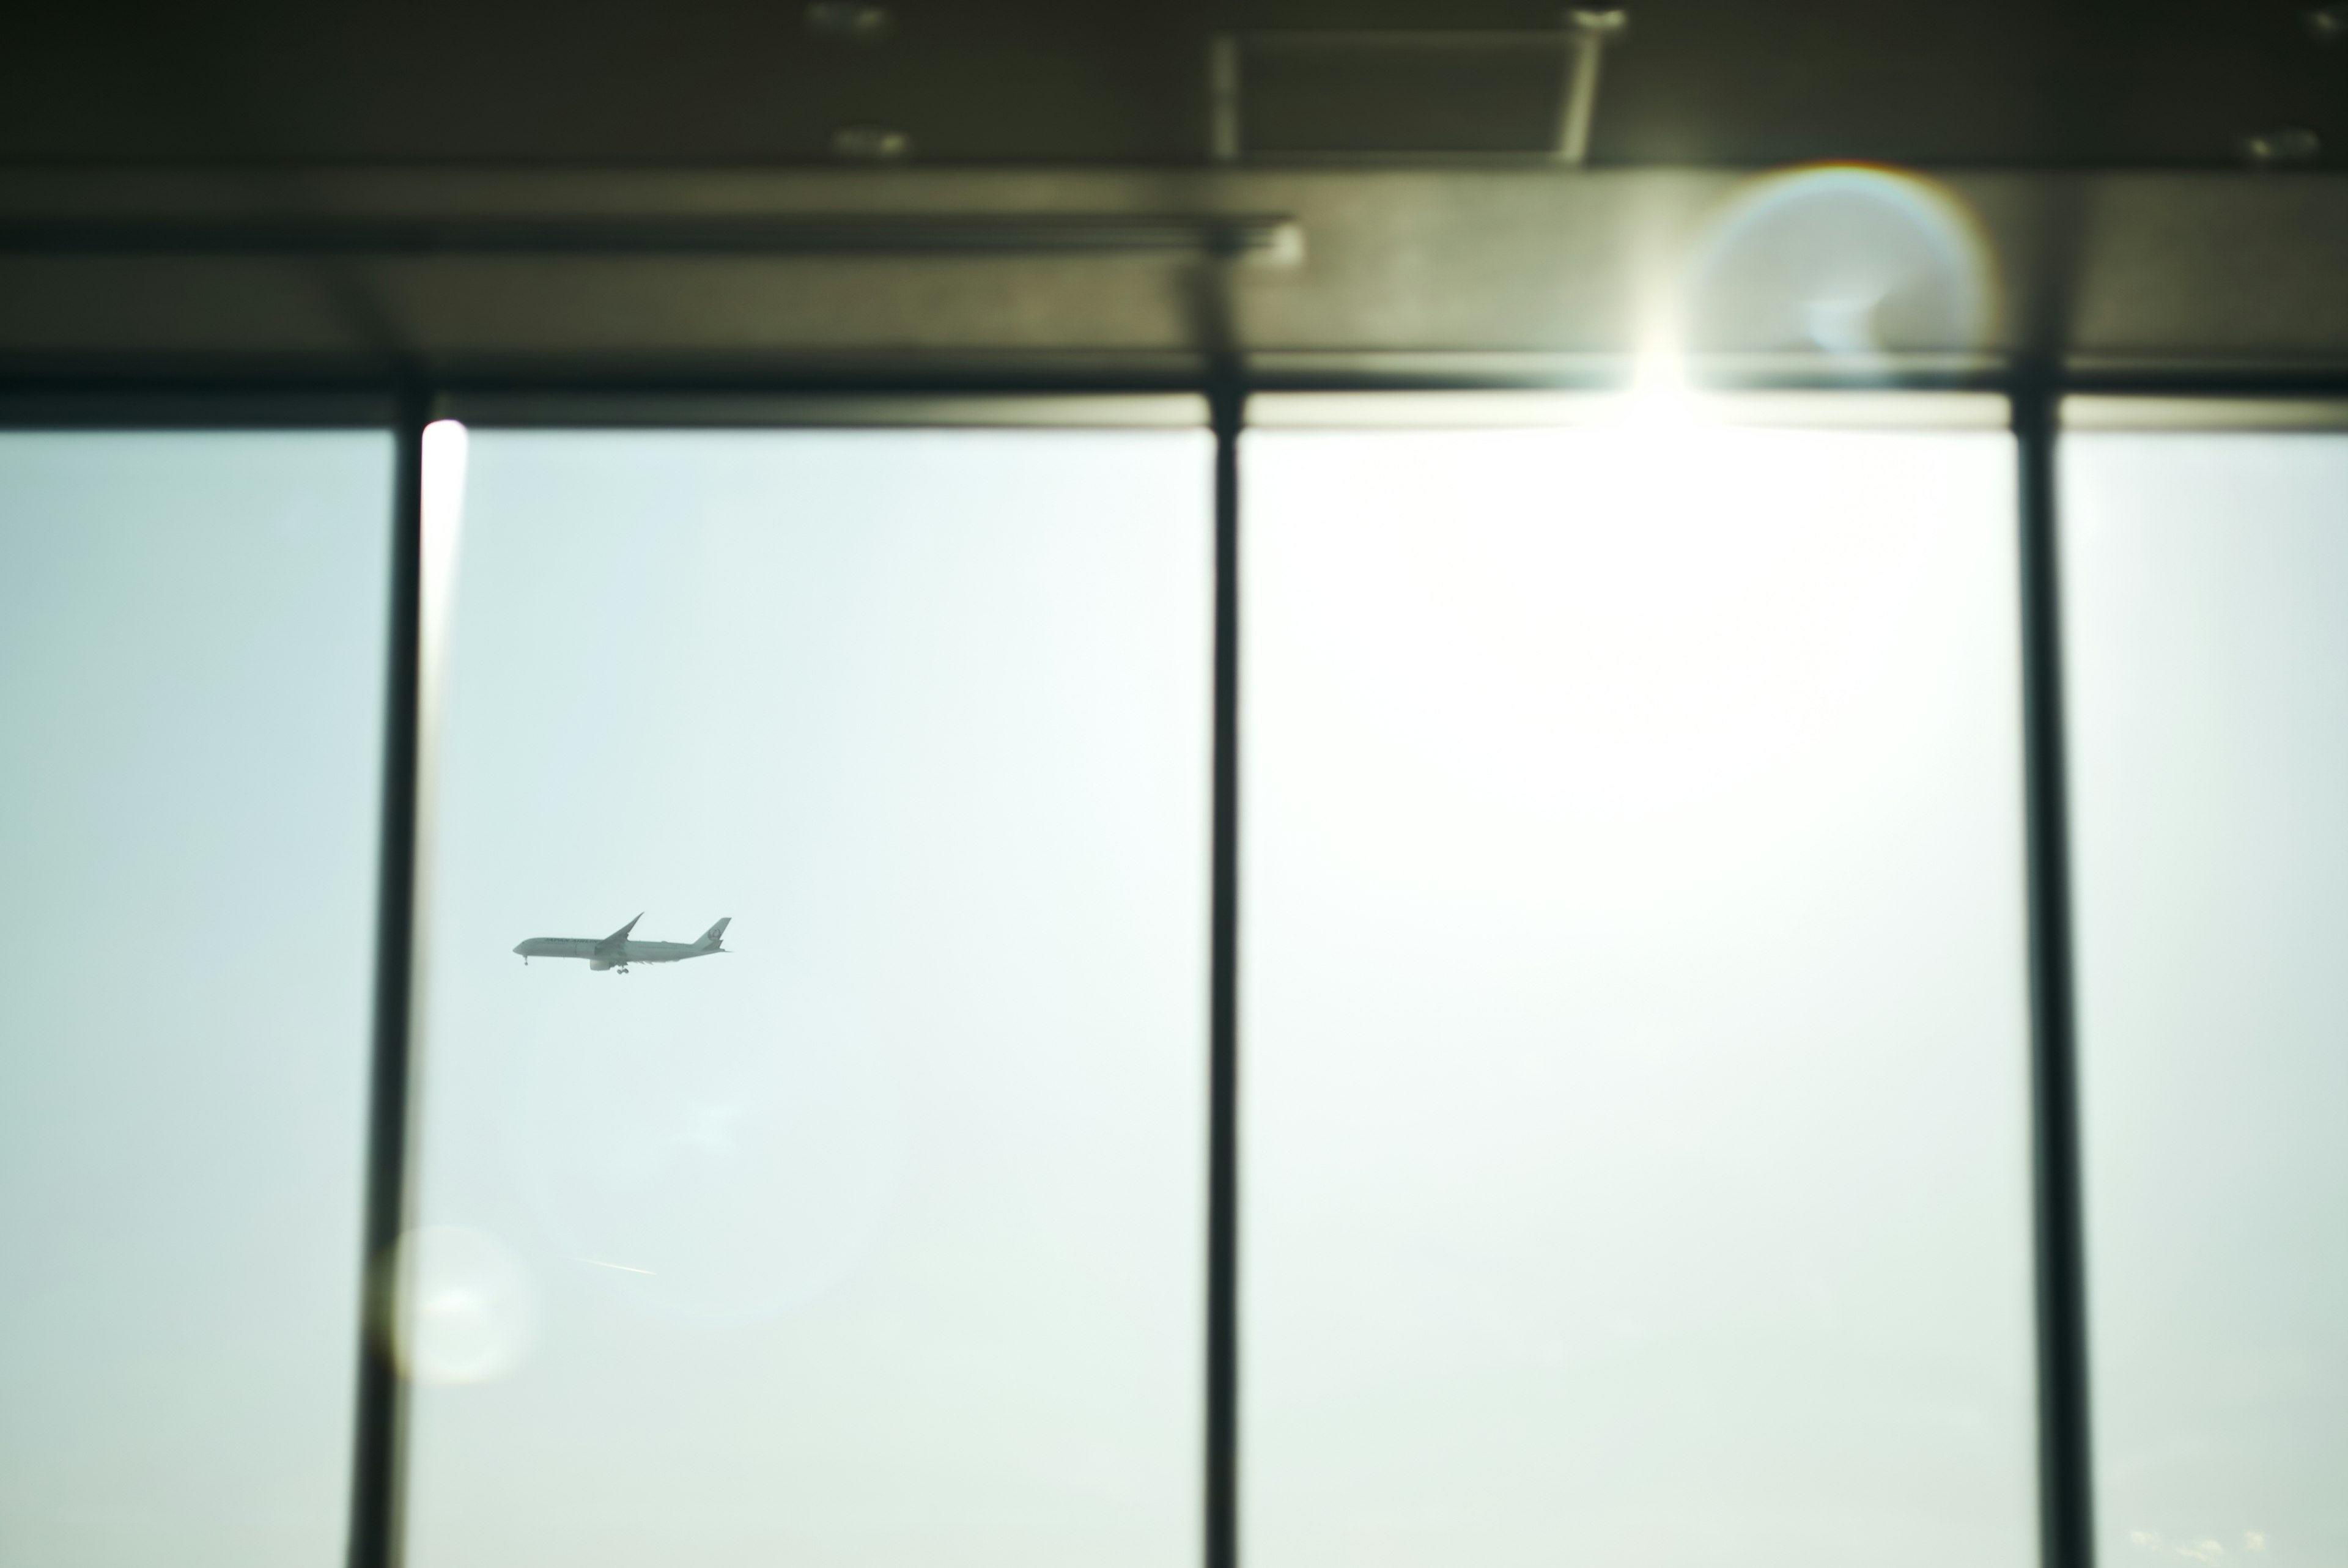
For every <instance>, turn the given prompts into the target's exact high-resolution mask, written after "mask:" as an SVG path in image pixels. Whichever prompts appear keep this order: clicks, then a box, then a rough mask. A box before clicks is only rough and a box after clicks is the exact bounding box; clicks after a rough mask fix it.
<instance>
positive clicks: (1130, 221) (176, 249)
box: [0, 212, 1304, 261]
mask: <svg viewBox="0 0 2348 1568" xmlns="http://www.w3.org/2000/svg"><path fill="white" fill-rule="evenodd" d="M1303 243H1304V241H1303V228H1302V226H1301V225H1300V224H1299V223H1298V221H1297V220H1296V219H1295V218H1293V217H1292V216H1289V215H1287V214H1284V213H1244V212H1238V213H1148V212H1132V213H1121V212H1119V213H1101V212H1067V213H1062V212H1046V213H1035V212H973V213H956V214H945V215H941V216H937V217H902V216H898V215H895V214H878V213H857V212H843V213H798V214H789V215H784V216H769V215H748V216H721V217H708V216H670V217H654V218H642V217H629V218H612V217H599V216H594V215H592V214H591V215H565V214H549V215H546V216H542V217H498V218H474V217H435V218H425V217H381V216H371V215H364V214H353V213H320V214H314V215H306V216H297V217H273V218H263V217H246V216H236V215H226V216H213V215H195V216H189V217H162V218H108V217H99V218H91V217H60V218H37V219H8V220H0V255H5V256H244V255H266V256H403V257H417V256H423V257H430V256H459V257H481V256H509V255H510V256H531V257H546V256H630V255H657V256H750V257H779V256H876V255H877V256H949V257H951V256H973V255H977V256H987V255H1004V256H1025V255H1080V256H1115V255H1137V256H1169V255H1170V256H1185V257H1189V256H1204V257H1221V258H1247V259H1259V260H1264V261H1294V260H1297V259H1299V258H1300V257H1301V256H1302V255H1303Z"/></svg>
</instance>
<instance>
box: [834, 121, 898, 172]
mask: <svg viewBox="0 0 2348 1568" xmlns="http://www.w3.org/2000/svg"><path fill="white" fill-rule="evenodd" d="M912 150H913V138H911V137H910V136H907V135H906V134H905V133H904V132H903V131H901V130H899V129H898V128H896V127H895V126H892V125H844V126H841V127H840V128H839V129H838V130H835V131H833V132H832V133H831V151H832V156H833V157H835V158H846V159H854V160H855V161H857V162H859V163H894V162H896V161H898V160H899V159H903V158H907V157H910V156H911V153H912Z"/></svg>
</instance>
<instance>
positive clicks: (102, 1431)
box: [0, 432, 391, 1568]
mask: <svg viewBox="0 0 2348 1568" xmlns="http://www.w3.org/2000/svg"><path fill="white" fill-rule="evenodd" d="M390 482H391V444H390V440H389V438H388V437H387V436H385V435H383V434H381V433H374V432H325V433H322V432H302V433H273V434H260V433H255V434H244V433H211V434H203V435H194V434H185V435H163V434H128V433H114V434H103V435H99V434H70V435H64V434H46V435H36V434H16V435H8V436H0V550H5V565H0V731H5V734H6V736H7V758H8V761H7V766H6V770H5V786H0V798H4V799H5V809H0V889H5V897H0V949H5V951H6V953H7V955H8V965H9V973H8V979H7V983H6V984H5V986H0V1042H5V1044H0V1238H5V1245H6V1249H7V1274H6V1277H7V1282H8V1283H7V1288H6V1291H5V1296H0V1556H5V1558H6V1559H7V1560H8V1561H9V1562H11V1563H77V1564H93V1565H97V1564H106V1565H111V1564H122V1565H125V1568H129V1565H131V1564H138V1565H140V1568H145V1565H148V1564H153V1563H187V1564H192V1565H199V1568H202V1565H218V1568H256V1565H260V1568H267V1565H274V1564H286V1565H292V1564H304V1565H314V1564H318V1563H331V1562H336V1561H339V1560H340V1557H341V1553H342V1551H343V1544H344V1543H343V1532H344V1517H345V1499H346V1497H347V1495H348V1492H349V1489H350V1476H349V1462H350V1461H349V1453H350V1433H351V1421H352V1412H351V1396H352V1390H353V1388H354V1387H355V1377H356V1367H357V1360H356V1358H357V1351H358V1338H357V1333H358V1330H357V1323H358V1284H359V1253H360V1235H359V1220H360V1190H359V1189H360V1175H361V1166H362V1153H361V1150H362V1145H363V1130H364V1125H365V1120H366V1116H365V1103H364V1101H365V1090H366V1060H367V1051H368V1040H369V1030H370V1025H371V1019H372V1010H371V1005H370V998H371V996H372V994H373V990H372V988H373V955H374V914H375V901H376V844H377V838H378V835H379V823H378V820H377V802H378V800H379V798H380V794H381V788H382V763H381V754H382V727H383V718H382V714H383V694H384V653H385V635H386V625H385V606H386V589H387V568H388V563H389V559H390V538H389V534H388V524H389V518H390Z"/></svg>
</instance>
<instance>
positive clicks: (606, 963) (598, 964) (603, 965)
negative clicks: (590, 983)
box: [587, 958, 617, 969]
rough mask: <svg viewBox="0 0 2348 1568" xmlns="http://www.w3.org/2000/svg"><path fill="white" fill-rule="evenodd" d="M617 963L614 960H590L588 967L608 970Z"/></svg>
mask: <svg viewBox="0 0 2348 1568" xmlns="http://www.w3.org/2000/svg"><path fill="white" fill-rule="evenodd" d="M616 961H617V960H615V959H612V958H590V959H588V960H587V967H588V968H591V969H608V968H611V967H612V965H613V963H614V962H616Z"/></svg>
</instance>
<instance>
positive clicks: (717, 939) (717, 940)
mask: <svg viewBox="0 0 2348 1568" xmlns="http://www.w3.org/2000/svg"><path fill="white" fill-rule="evenodd" d="M733 923H734V917H733V916H731V915H728V916H726V918H724V919H723V920H720V921H718V922H717V924H716V925H715V926H712V927H709V929H707V930H706V931H704V932H703V933H701V940H699V941H698V942H695V944H694V946H695V947H696V948H701V949H702V950H703V951H704V952H709V953H716V952H722V951H724V950H725V947H726V942H725V937H726V927H728V926H730V925H732V924H733Z"/></svg>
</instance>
